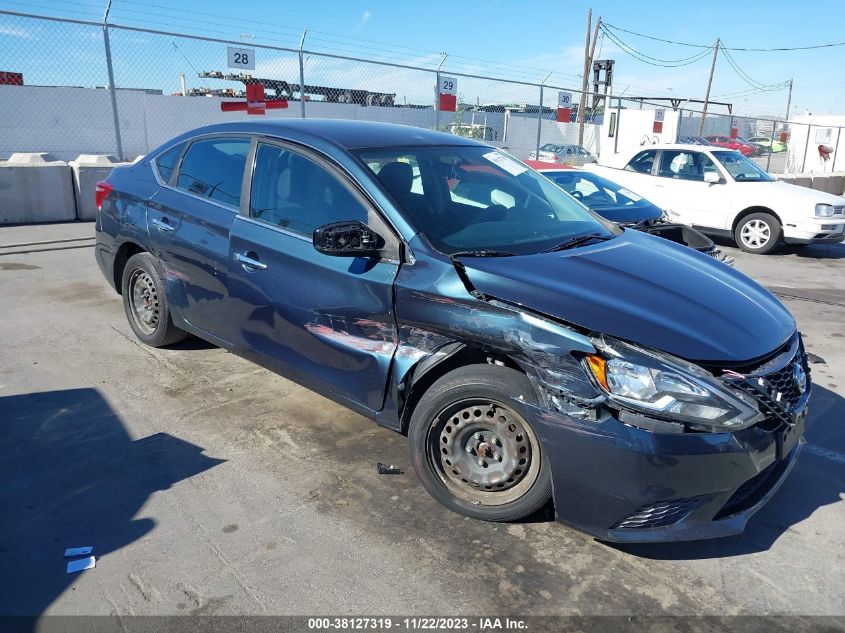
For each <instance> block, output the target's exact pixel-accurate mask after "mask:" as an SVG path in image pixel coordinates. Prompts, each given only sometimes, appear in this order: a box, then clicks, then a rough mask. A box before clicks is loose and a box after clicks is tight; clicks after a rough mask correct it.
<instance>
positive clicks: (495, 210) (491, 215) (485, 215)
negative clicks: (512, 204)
mask: <svg viewBox="0 0 845 633" xmlns="http://www.w3.org/2000/svg"><path fill="white" fill-rule="evenodd" d="M507 214H508V209H507V207H505V206H504V205H501V204H491V205H490V206H489V207H487V208H486V209H482V210H481V211H480V212H478V213H477V214H476V216H475V221H476V222H478V223H479V224H480V223H481V222H499V221H501V220H504V219H505V218H506V217H507Z"/></svg>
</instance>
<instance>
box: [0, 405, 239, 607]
mask: <svg viewBox="0 0 845 633" xmlns="http://www.w3.org/2000/svg"><path fill="white" fill-rule="evenodd" d="M0 412H2V416H0V417H1V418H2V422H0V429H2V434H3V442H4V450H3V452H2V454H1V455H0V481H2V482H3V486H2V487H0V508H2V516H3V520H2V521H0V596H3V598H2V600H0V615H3V616H8V615H17V616H29V617H33V616H38V615H41V614H43V613H44V612H45V610H46V609H47V608H48V607H49V606H50V605H51V604H52V603H53V601H55V600H56V599H57V598H58V597H59V596H60V595H61V594H62V593H63V592H64V591H65V590H66V589H67V588H68V586H69V585H70V584H71V583H72V582H74V581H75V580H76V579H77V577H78V574H68V573H67V571H66V565H67V562H68V559H64V558H63V555H64V551H65V548H68V547H82V546H92V547H93V548H94V551H93V554H94V556H96V557H97V558H98V559H99V558H101V557H103V556H108V555H109V554H110V553H112V552H115V551H117V550H119V549H120V548H122V547H124V546H126V545H128V544H130V543H132V542H133V541H136V540H138V539H139V538H141V537H143V536H145V535H147V534H149V533H150V532H151V531H152V530H153V529H154V528H155V521H154V520H153V519H150V518H134V517H135V515H136V514H137V513H138V511H139V510H140V509H141V507H142V506H143V505H144V504H145V502H146V501H147V499H148V498H149V497H150V495H152V494H153V493H154V492H156V491H160V490H167V489H168V488H170V487H171V486H172V485H173V484H175V483H176V482H179V481H181V480H183V479H187V478H189V477H192V476H194V475H196V474H198V473H201V472H203V471H206V470H208V469H209V468H213V467H214V466H216V465H218V464H220V463H222V462H223V461H224V460H220V459H214V458H211V457H208V456H206V455H203V449H202V448H201V447H199V446H196V445H194V444H190V443H188V442H186V441H184V440H181V439H179V438H177V437H173V436H172V435H168V434H167V433H155V434H153V435H150V436H148V437H143V438H140V439H135V440H133V439H132V438H131V437H130V436H129V433H128V432H127V430H126V428H125V427H124V425H123V423H122V422H121V420H120V417H119V416H118V415H117V414H116V413H115V412H114V411H113V410H112V408H111V407H110V406H109V404H108V403H107V402H106V400H105V399H104V398H103V396H102V395H101V394H100V393H99V392H98V391H97V390H95V389H71V390H64V391H50V392H41V393H28V394H24V395H15V396H4V397H0ZM81 573H83V574H90V573H96V569H95V570H92V571H83V572H81Z"/></svg>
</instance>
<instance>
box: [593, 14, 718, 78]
mask: <svg viewBox="0 0 845 633" xmlns="http://www.w3.org/2000/svg"><path fill="white" fill-rule="evenodd" d="M603 27H604V24H602V32H603V33H604V34H605V35H607V37H608V38H609V39H610V40H611V41H612V42H613V43H614V44H616V45H617V46H619V48H621V49H622V50H623V52H625V53H628V54H629V55H630V56H631V57H634V58H635V59H637V60H639V61H641V62H643V63H644V64H649V65H651V66H660V67H662V68H679V67H681V66H688V65H690V64H694V63H695V62H697V61H699V60H701V59H704V58H705V57H707V55H709V54H710V51H712V50H713V46H712V45H711V46H709V47H707V48H705V49H704V50H702V51H699V52H698V53H696V54H695V55H692V56H690V57H684V58H681V59H661V58H659V57H652V56H651V55H647V54H646V53H643V52H642V51H639V50H637V49H635V48H634V47H633V46H631V45H630V44H627V43H626V42H624V41H623V40H621V39H620V38H619V37H618V36H616V35H614V34H613V33H612V32H610V31H608V30H605V29H604V28H603Z"/></svg>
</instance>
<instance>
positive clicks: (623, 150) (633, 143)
mask: <svg viewBox="0 0 845 633" xmlns="http://www.w3.org/2000/svg"><path fill="white" fill-rule="evenodd" d="M612 112H613V111H611V112H608V113H607V114H606V115H605V117H604V123H603V125H602V127H601V131H600V133H599V145H600V148H601V152H600V153H599V162H600V163H602V164H610V163H612V162H613V159H614V156H616V154H627V153H628V152H630V151H632V150H634V149H636V148H637V147H641V146H643V145H652V144H654V143H674V142H675V139H676V138H677V130H678V113H677V112H674V111H672V110H669V109H667V110H665V116H664V121H663V130H662V132H660V133H659V134H657V133H655V132H654V131H653V130H654V111H653V110H625V109H622V110H619V111H618V114H617V116H618V121H617V122H616V132H615V137H611V136H610V125H611V119H612V117H611V113H612Z"/></svg>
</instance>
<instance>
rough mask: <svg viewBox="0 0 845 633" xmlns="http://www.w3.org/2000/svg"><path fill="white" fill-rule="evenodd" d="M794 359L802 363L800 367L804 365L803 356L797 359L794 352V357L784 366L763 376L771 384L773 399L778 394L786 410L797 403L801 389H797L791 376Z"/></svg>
mask: <svg viewBox="0 0 845 633" xmlns="http://www.w3.org/2000/svg"><path fill="white" fill-rule="evenodd" d="M799 353H800V352H799ZM796 360H797V361H798V362H800V363H802V367H803V366H804V362H803V358H800V359H799V358H798V354H796V355H795V357H794V358H793V359H792V360H791V361H790V362H789V363H787V364H786V365H785V366H784V367H781V368H780V369H778V370H777V371H774V372H772V373H770V374H767V375H765V376H763V378H764V379H765V380H767V381H768V383H769V384H770V385H771V386H772V389H773V391H774V394H775V399H776V400H777V394H780V396H781V400H780V401H781V402H782V403H783V405H784V406H785V407H786V408H787V409H788V410H792V409H793V408H794V407H795V405H796V404H798V400H799V398H801V391H799V389H798V385H797V384H796V383H795V379H794V377H793V376H794V374H793V371H794V370H793V366H794V364H795V362H796ZM805 371H806V369H805Z"/></svg>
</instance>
